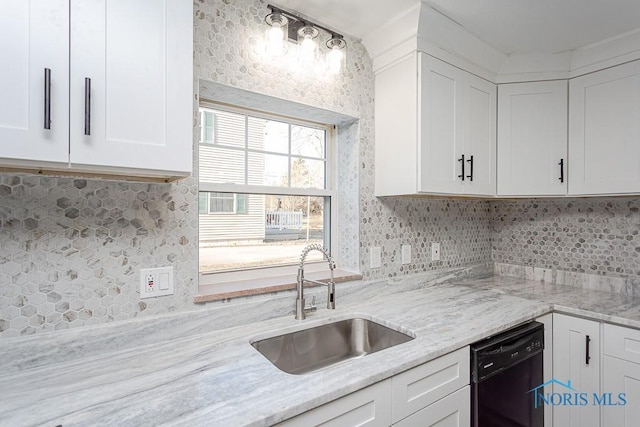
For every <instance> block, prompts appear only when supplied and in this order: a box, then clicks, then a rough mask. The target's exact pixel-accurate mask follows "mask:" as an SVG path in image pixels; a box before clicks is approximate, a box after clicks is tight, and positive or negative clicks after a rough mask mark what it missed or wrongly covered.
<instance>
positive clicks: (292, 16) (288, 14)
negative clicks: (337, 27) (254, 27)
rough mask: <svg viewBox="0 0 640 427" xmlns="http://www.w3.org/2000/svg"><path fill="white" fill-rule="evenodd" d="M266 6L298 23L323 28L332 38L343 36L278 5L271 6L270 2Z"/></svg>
mask: <svg viewBox="0 0 640 427" xmlns="http://www.w3.org/2000/svg"><path fill="white" fill-rule="evenodd" d="M267 8H268V9H270V10H271V13H280V14H282V15H284V16H286V17H287V18H289V19H293V20H294V21H297V22H300V23H302V24H306V25H312V26H314V27H316V28H319V29H321V30H323V31H324V32H326V33H329V34H331V37H332V38H340V39H342V38H344V36H343V35H342V34H340V33H337V32H335V31H334V30H331V29H329V28H327V27H324V26H322V25H318V24H316V23H315V22H313V21H310V20H308V19H307V18H303V17H302V16H299V15H296V14H295V13H291V12H288V11H286V10H284V9H280V8H279V7H277V6H273V5H271V4H269V5H267Z"/></svg>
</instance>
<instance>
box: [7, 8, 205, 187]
mask: <svg viewBox="0 0 640 427" xmlns="http://www.w3.org/2000/svg"><path fill="white" fill-rule="evenodd" d="M4 3H8V4H9V6H10V7H9V13H8V14H6V13H5V11H4V6H3V13H2V16H0V27H1V29H0V31H2V32H4V34H3V36H4V37H2V39H3V40H4V41H0V44H2V52H3V53H4V52H5V51H7V52H9V57H10V60H9V61H6V62H5V64H11V67H8V66H7V67H1V68H0V88H1V90H3V92H7V90H8V93H9V97H7V98H5V97H3V99H2V100H0V140H2V145H0V162H1V163H5V164H10V165H17V166H24V167H33V168H45V169H46V168H52V169H54V170H66V169H65V168H70V170H72V171H76V172H78V171H79V172H89V173H92V172H98V173H109V174H118V175H139V176H162V177H166V176H182V175H187V174H189V173H190V172H191V169H192V146H193V98H192V94H193V60H192V51H193V42H192V41H193V16H192V5H191V4H190V3H188V2H184V1H181V0H136V1H131V0H109V1H108V2H107V1H106V0H87V1H78V2H69V1H68V0H64V1H61V0H56V1H45V0H41V1H35V0H32V1H30V2H28V1H24V0H10V1H8V2H7V1H5V2H4ZM4 3H3V5H4ZM23 3H24V4H23ZM5 21H6V22H5ZM16 37H17V38H18V39H19V40H20V43H21V44H20V45H19V46H18V47H11V46H12V45H11V43H10V42H11V41H14V42H15V39H16ZM29 43H30V45H29ZM4 44H6V45H7V46H4ZM14 64H17V67H16V66H14ZM14 67H16V68H17V70H16V69H14ZM44 68H49V69H50V70H51V129H49V130H46V129H43V123H44V121H45V118H44V105H45V104H47V103H46V102H45V100H44V97H45V93H46V89H47V88H48V86H46V85H45V83H44ZM27 79H28V80H27ZM4 86H7V87H6V88H5V87H4ZM10 145H11V147H10ZM27 146H28V147H29V149H27V148H25V147H27ZM15 147H18V148H15ZM5 159H7V160H5Z"/></svg>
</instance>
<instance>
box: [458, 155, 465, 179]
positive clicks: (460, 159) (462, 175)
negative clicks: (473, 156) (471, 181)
mask: <svg viewBox="0 0 640 427" xmlns="http://www.w3.org/2000/svg"><path fill="white" fill-rule="evenodd" d="M458 161H459V162H461V163H462V174H461V175H458V178H460V179H462V180H463V181H464V154H463V155H462V157H460V158H459V159H458Z"/></svg>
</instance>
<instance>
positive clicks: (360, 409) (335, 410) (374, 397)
mask: <svg viewBox="0 0 640 427" xmlns="http://www.w3.org/2000/svg"><path fill="white" fill-rule="evenodd" d="M390 393H391V379H387V380H385V381H381V382H379V383H376V384H373V385H371V386H369V387H367V388H364V389H362V390H358V391H356V392H354V393H351V394H348V395H346V396H344V397H341V398H340V399H336V400H334V401H333V402H329V403H327V404H325V405H322V406H320V407H317V408H314V409H312V410H310V411H307V412H305V413H304V414H301V415H298V416H297V417H294V418H291V419H289V420H286V421H284V422H283V423H281V424H278V425H279V426H285V427H309V426H323V427H344V426H366V427H382V426H385V427H388V426H389V425H391V399H390V398H389V394H390Z"/></svg>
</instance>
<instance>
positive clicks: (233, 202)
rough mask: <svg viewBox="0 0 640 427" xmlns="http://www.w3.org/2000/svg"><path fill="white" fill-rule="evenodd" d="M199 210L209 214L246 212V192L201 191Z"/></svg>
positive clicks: (201, 212)
mask: <svg viewBox="0 0 640 427" xmlns="http://www.w3.org/2000/svg"><path fill="white" fill-rule="evenodd" d="M199 212H200V214H201V215H203V214H204V215H207V214H246V213H247V202H246V194H235V193H214V192H208V191H202V192H200V203H199Z"/></svg>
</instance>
